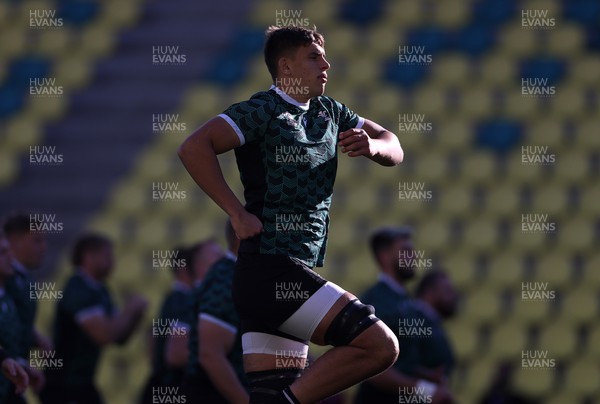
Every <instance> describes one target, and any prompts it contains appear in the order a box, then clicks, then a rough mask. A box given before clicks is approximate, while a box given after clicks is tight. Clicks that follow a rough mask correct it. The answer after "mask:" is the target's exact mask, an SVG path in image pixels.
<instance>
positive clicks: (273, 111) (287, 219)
mask: <svg viewBox="0 0 600 404" xmlns="http://www.w3.org/2000/svg"><path fill="white" fill-rule="evenodd" d="M219 116H220V117H222V118H223V119H225V120H226V121H227V122H228V123H229V125H230V126H231V127H232V128H233V129H234V130H235V132H236V133H237V135H238V137H239V138H240V141H241V146H240V147H237V148H236V149H235V155H236V160H237V164H238V169H239V171H240V177H241V180H242V184H243V186H244V197H245V199H246V209H247V210H248V211H249V212H250V213H252V214H254V215H256V216H257V217H258V218H259V219H260V220H261V222H262V224H263V228H264V231H263V232H262V233H261V234H260V235H258V236H256V237H254V238H251V239H246V240H242V242H241V245H240V249H239V251H240V252H245V253H246V252H249V253H260V254H282V255H288V256H291V257H295V258H298V259H299V260H301V261H303V262H304V263H305V264H306V265H308V266H310V267H314V266H315V265H316V266H322V265H323V260H324V258H325V247H326V243H327V228H328V225H329V206H330V204H331V195H332V193H333V184H334V181H335V175H336V170H337V140H338V134H339V133H340V132H343V131H346V130H348V129H352V128H360V127H362V125H363V123H364V120H363V119H362V118H361V117H359V116H358V115H357V114H355V113H354V112H352V111H351V110H350V109H348V107H346V106H345V105H343V104H340V103H339V102H337V101H335V100H334V99H332V98H330V97H325V96H320V97H314V98H312V99H311V100H310V101H309V102H308V103H306V104H301V103H298V102H297V101H295V100H294V99H292V98H291V97H289V96H288V95H286V94H285V93H283V92H281V90H279V89H278V88H276V87H271V89H270V90H269V91H263V92H260V93H257V94H254V95H253V96H252V98H250V99H249V100H248V101H244V102H240V103H238V104H234V105H232V106H230V107H229V108H228V109H227V110H225V112H224V113H223V114H221V115H219Z"/></svg>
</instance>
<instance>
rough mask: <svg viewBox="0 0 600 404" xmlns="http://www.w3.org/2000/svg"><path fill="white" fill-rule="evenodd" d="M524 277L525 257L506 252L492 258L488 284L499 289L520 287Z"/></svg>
mask: <svg viewBox="0 0 600 404" xmlns="http://www.w3.org/2000/svg"><path fill="white" fill-rule="evenodd" d="M524 275H525V273H524V262H523V257H522V256H520V255H518V254H515V253H513V252H512V251H511V252H504V253H502V254H500V255H494V256H492V258H491V262H490V266H489V268H488V272H487V280H486V282H487V283H488V284H490V285H493V286H495V287H498V288H506V287H509V286H512V285H519V286H520V284H521V281H522V280H523V278H524Z"/></svg>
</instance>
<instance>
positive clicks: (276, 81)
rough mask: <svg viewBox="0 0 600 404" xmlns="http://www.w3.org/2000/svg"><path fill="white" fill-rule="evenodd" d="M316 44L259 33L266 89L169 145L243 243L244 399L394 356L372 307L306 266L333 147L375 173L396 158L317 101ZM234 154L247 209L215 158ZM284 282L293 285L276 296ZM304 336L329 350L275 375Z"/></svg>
mask: <svg viewBox="0 0 600 404" xmlns="http://www.w3.org/2000/svg"><path fill="white" fill-rule="evenodd" d="M324 46H325V41H324V39H323V36H322V35H321V34H319V33H318V32H316V31H315V30H310V29H306V28H302V27H283V28H280V27H271V28H269V29H268V30H267V40H266V44H265V52H264V53H265V62H266V64H267V68H268V70H269V73H270V74H271V77H272V79H273V86H271V88H270V89H269V90H268V91H262V92H259V93H257V94H255V95H254V96H252V97H251V98H250V100H248V101H244V102H241V103H238V104H234V105H232V106H230V107H229V108H228V109H227V110H226V111H225V112H224V113H223V114H221V115H219V116H218V117H215V118H213V119H211V120H210V121H208V122H207V123H206V124H204V125H203V126H202V127H201V128H199V129H198V130H196V131H195V132H194V133H193V134H192V135H191V136H190V137H189V138H188V139H186V141H185V142H184V143H183V144H182V145H181V147H180V149H179V156H180V158H181V160H182V162H183V164H184V165H185V167H186V169H187V170H188V172H189V173H190V175H191V176H192V178H193V179H194V180H195V181H196V183H197V184H198V185H199V186H200V187H201V188H202V189H203V190H204V191H205V192H206V193H207V194H208V196H209V197H211V198H212V199H213V200H214V201H215V203H217V205H219V206H220V207H221V208H222V209H223V210H224V211H225V212H226V213H227V214H228V215H229V217H230V219H231V223H232V226H233V229H234V231H235V233H236V235H237V237H238V238H240V239H241V244H240V249H239V255H238V260H237V263H236V271H235V276H234V282H233V298H234V302H235V305H236V309H237V310H238V312H239V315H240V318H241V324H242V326H241V329H242V333H243V336H242V342H243V350H244V369H245V372H246V376H247V380H248V383H249V385H250V402H251V403H253V404H262V403H303V404H305V403H314V402H317V401H319V400H321V399H323V398H325V397H328V396H330V395H332V394H335V393H337V392H339V391H341V390H343V389H345V388H347V387H350V386H352V385H354V384H356V383H358V382H360V381H361V380H364V379H366V378H368V377H370V376H373V375H375V374H377V373H379V372H381V371H383V370H385V369H386V368H388V367H389V366H391V365H392V364H393V363H394V361H395V360H396V357H397V355H398V342H397V339H396V337H395V335H394V333H393V332H392V331H391V330H390V329H389V328H388V327H387V326H385V324H383V323H382V322H379V321H378V318H377V317H375V315H374V312H373V309H372V307H370V306H366V305H364V304H362V303H361V302H360V301H359V300H358V299H357V298H356V297H355V296H353V295H352V294H350V293H348V292H346V291H345V290H343V289H342V288H340V287H339V286H337V285H335V284H333V283H331V282H328V281H326V280H325V279H323V278H322V277H321V276H319V275H318V274H317V273H315V272H314V271H313V270H312V269H313V268H314V267H315V266H322V265H323V261H324V257H325V248H326V240H327V229H328V224H329V207H330V204H331V196H332V194H333V184H334V181H335V174H336V169H337V156H338V147H340V149H341V152H342V153H344V154H346V155H348V156H349V157H358V156H364V157H367V158H369V159H371V160H373V161H375V162H377V163H379V164H381V165H384V166H394V165H397V164H399V163H400V162H401V161H402V159H403V151H402V148H401V147H400V143H399V142H398V139H397V137H396V135H394V134H393V133H392V132H390V131H388V130H386V129H384V128H383V127H381V126H380V125H378V124H377V123H375V122H372V121H370V120H367V119H364V118H361V117H360V116H358V115H357V114H356V113H354V112H353V111H351V110H350V109H349V108H348V107H346V106H345V105H343V104H341V103H339V102H337V101H335V100H334V99H332V98H330V97H326V96H323V93H324V91H325V85H326V83H327V80H328V75H327V71H328V70H329V67H330V65H329V62H327V60H326V58H325V48H324ZM232 149H235V155H236V159H237V164H238V169H239V171H240V176H241V180H242V184H243V186H244V196H245V200H246V205H245V206H244V205H242V203H241V202H240V201H239V200H238V198H237V197H236V196H235V194H234V193H233V192H232V191H231V189H230V188H229V186H228V184H227V183H226V182H225V180H224V178H223V174H222V172H221V169H220V166H219V163H218V160H217V155H218V154H221V153H224V152H227V151H229V150H232ZM292 286H293V287H295V288H296V287H299V288H301V290H295V291H293V292H297V294H295V295H293V296H292V297H291V298H287V297H285V296H290V295H289V294H288V293H286V294H285V295H284V294H283V293H281V292H283V291H285V289H289V288H291V287H292ZM278 292H280V293H278ZM288 292H289V290H288ZM281 297H283V298H281ZM309 341H312V342H314V343H316V344H318V345H333V346H334V348H333V349H331V350H329V351H328V352H327V353H326V354H324V355H322V356H321V357H320V358H319V359H317V360H316V361H315V363H312V364H311V366H310V368H309V369H308V370H307V371H306V372H304V373H303V366H302V365H301V364H300V363H299V365H300V366H299V367H298V368H297V369H280V368H277V365H276V364H277V359H278V358H277V356H278V352H284V351H291V352H294V353H295V354H296V355H299V356H302V357H303V358H304V359H305V358H306V355H307V352H308V342H309ZM300 376H302V377H300Z"/></svg>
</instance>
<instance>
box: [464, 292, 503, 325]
mask: <svg viewBox="0 0 600 404" xmlns="http://www.w3.org/2000/svg"><path fill="white" fill-rule="evenodd" d="M501 309H502V307H501V302H500V296H499V294H498V291H497V290H495V289H490V288H487V287H486V288H481V289H477V290H474V291H473V292H471V293H469V295H467V296H466V297H465V301H464V310H463V311H462V312H461V315H463V316H465V318H469V319H470V321H473V322H474V323H476V324H493V323H497V322H499V321H500V314H501Z"/></svg>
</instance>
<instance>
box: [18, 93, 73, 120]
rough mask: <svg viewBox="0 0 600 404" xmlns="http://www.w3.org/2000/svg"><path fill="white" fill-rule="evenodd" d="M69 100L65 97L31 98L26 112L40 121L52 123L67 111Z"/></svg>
mask: <svg viewBox="0 0 600 404" xmlns="http://www.w3.org/2000/svg"><path fill="white" fill-rule="evenodd" d="M68 104H69V99H68V97H67V96H64V97H56V98H32V99H31V100H30V101H29V105H28V110H29V111H30V112H31V114H32V115H34V116H36V117H38V118H39V119H40V120H44V121H52V120H55V119H58V118H60V117H62V116H64V114H65V113H66V111H67V108H68Z"/></svg>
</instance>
